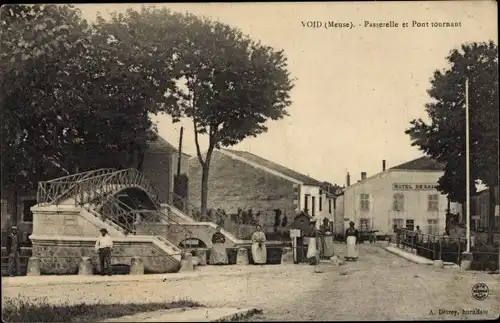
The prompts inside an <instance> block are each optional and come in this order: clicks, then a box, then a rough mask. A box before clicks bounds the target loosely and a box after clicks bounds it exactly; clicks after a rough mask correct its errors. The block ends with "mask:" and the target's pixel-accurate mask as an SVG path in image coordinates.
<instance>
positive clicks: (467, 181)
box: [465, 78, 471, 252]
mask: <svg viewBox="0 0 500 323" xmlns="http://www.w3.org/2000/svg"><path fill="white" fill-rule="evenodd" d="M469 141H470V140H469V78H466V79H465V158H466V160H465V185H466V192H465V194H466V195H465V204H466V205H465V207H466V219H465V221H466V225H467V227H466V230H467V231H466V238H467V249H466V251H467V252H470V242H471V241H470V147H469Z"/></svg>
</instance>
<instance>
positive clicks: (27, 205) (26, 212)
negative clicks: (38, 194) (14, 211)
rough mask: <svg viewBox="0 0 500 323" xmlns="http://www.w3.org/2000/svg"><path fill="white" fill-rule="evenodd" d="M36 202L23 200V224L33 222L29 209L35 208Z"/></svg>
mask: <svg viewBox="0 0 500 323" xmlns="http://www.w3.org/2000/svg"><path fill="white" fill-rule="evenodd" d="M36 203H37V201H36V200H33V199H29V200H23V222H33V212H31V207H32V206H35V205H36Z"/></svg>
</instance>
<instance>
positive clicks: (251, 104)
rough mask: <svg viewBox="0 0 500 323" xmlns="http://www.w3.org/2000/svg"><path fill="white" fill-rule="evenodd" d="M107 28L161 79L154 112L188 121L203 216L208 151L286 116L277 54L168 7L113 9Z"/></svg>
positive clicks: (283, 74) (288, 85)
mask: <svg viewBox="0 0 500 323" xmlns="http://www.w3.org/2000/svg"><path fill="white" fill-rule="evenodd" d="M108 28H110V30H111V29H113V30H114V32H113V33H115V34H116V35H115V36H116V38H118V39H119V42H125V43H129V44H131V46H133V47H134V48H137V50H138V51H139V54H140V55H142V57H145V58H147V59H145V60H144V61H143V66H145V68H146V69H147V70H148V71H149V72H150V75H151V77H152V78H153V79H154V80H155V83H158V82H162V81H163V80H166V83H165V84H163V85H162V86H160V85H159V86H157V87H156V88H154V89H153V90H156V94H154V93H152V100H154V101H155V102H156V106H157V107H158V108H159V110H158V111H164V112H166V113H168V114H170V115H171V116H172V117H173V120H174V121H178V120H180V118H183V117H187V118H191V120H192V122H193V126H194V129H195V131H194V132H195V143H196V147H197V157H198V160H199V162H200V163H201V165H202V169H203V172H202V192H201V193H202V194H201V214H202V215H204V214H206V211H207V192H208V175H209V168H210V161H211V157H212V153H213V150H214V149H215V148H220V147H222V146H231V145H234V144H237V143H238V142H240V141H242V140H243V139H245V138H246V137H248V136H257V135H258V134H260V133H263V132H265V131H267V127H266V121H267V120H269V119H272V120H277V119H280V118H283V117H284V116H286V115H287V112H286V108H287V107H288V106H289V105H290V100H289V91H290V90H291V89H292V87H293V86H292V81H291V80H290V78H289V73H288V71H287V65H286V58H285V56H284V53H283V51H275V50H273V49H272V48H271V47H268V46H263V45H261V44H260V43H257V42H255V41H252V40H251V39H249V38H248V37H247V36H245V35H243V34H242V33H241V32H240V31H239V30H237V29H234V28H232V27H230V26H227V25H225V24H222V23H219V22H213V21H210V20H208V19H205V18H198V17H196V16H194V15H190V14H178V13H173V12H171V11H170V10H167V9H155V8H151V7H143V8H142V9H141V10H140V11H134V10H128V11H127V12H126V13H125V14H115V15H113V18H112V19H111V20H110V21H109V23H108ZM118 35H120V36H118ZM127 47H128V46H127ZM172 79H175V80H176V81H175V83H171V82H170V80H172ZM153 92H154V91H153ZM155 112H156V111H155ZM203 135H206V136H208V150H207V153H206V154H205V155H204V154H202V152H201V150H200V144H199V142H200V137H201V136H203Z"/></svg>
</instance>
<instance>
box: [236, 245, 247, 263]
mask: <svg viewBox="0 0 500 323" xmlns="http://www.w3.org/2000/svg"><path fill="white" fill-rule="evenodd" d="M236 264H237V265H248V264H249V261H248V250H247V248H238V253H237V254H236Z"/></svg>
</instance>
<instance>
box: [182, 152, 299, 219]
mask: <svg viewBox="0 0 500 323" xmlns="http://www.w3.org/2000/svg"><path fill="white" fill-rule="evenodd" d="M201 174H202V169H201V166H200V164H199V161H198V160H197V159H196V158H192V159H191V160H190V168H189V201H190V202H191V203H192V204H194V205H195V206H198V205H200V200H201ZM208 207H209V208H213V209H217V208H222V209H224V210H225V211H226V213H228V214H231V213H237V211H238V208H241V209H243V210H248V209H250V208H251V209H252V211H253V213H254V214H256V213H258V212H259V211H260V212H261V215H260V217H262V219H260V222H261V223H262V224H265V225H271V226H272V224H273V223H274V215H275V213H274V209H281V210H282V214H286V216H287V217H288V220H289V221H288V222H289V223H290V222H292V221H291V219H292V218H293V217H294V216H295V206H294V205H293V183H292V182H290V181H288V180H286V179H283V178H281V177H278V176H276V175H273V174H270V173H268V172H266V171H264V170H262V169H258V168H256V167H253V166H251V165H248V164H246V163H244V162H242V161H239V160H235V159H233V158H231V157H229V156H227V155H225V154H223V153H221V152H219V151H214V153H213V156H212V160H211V163H210V174H209V180H208Z"/></svg>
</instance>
